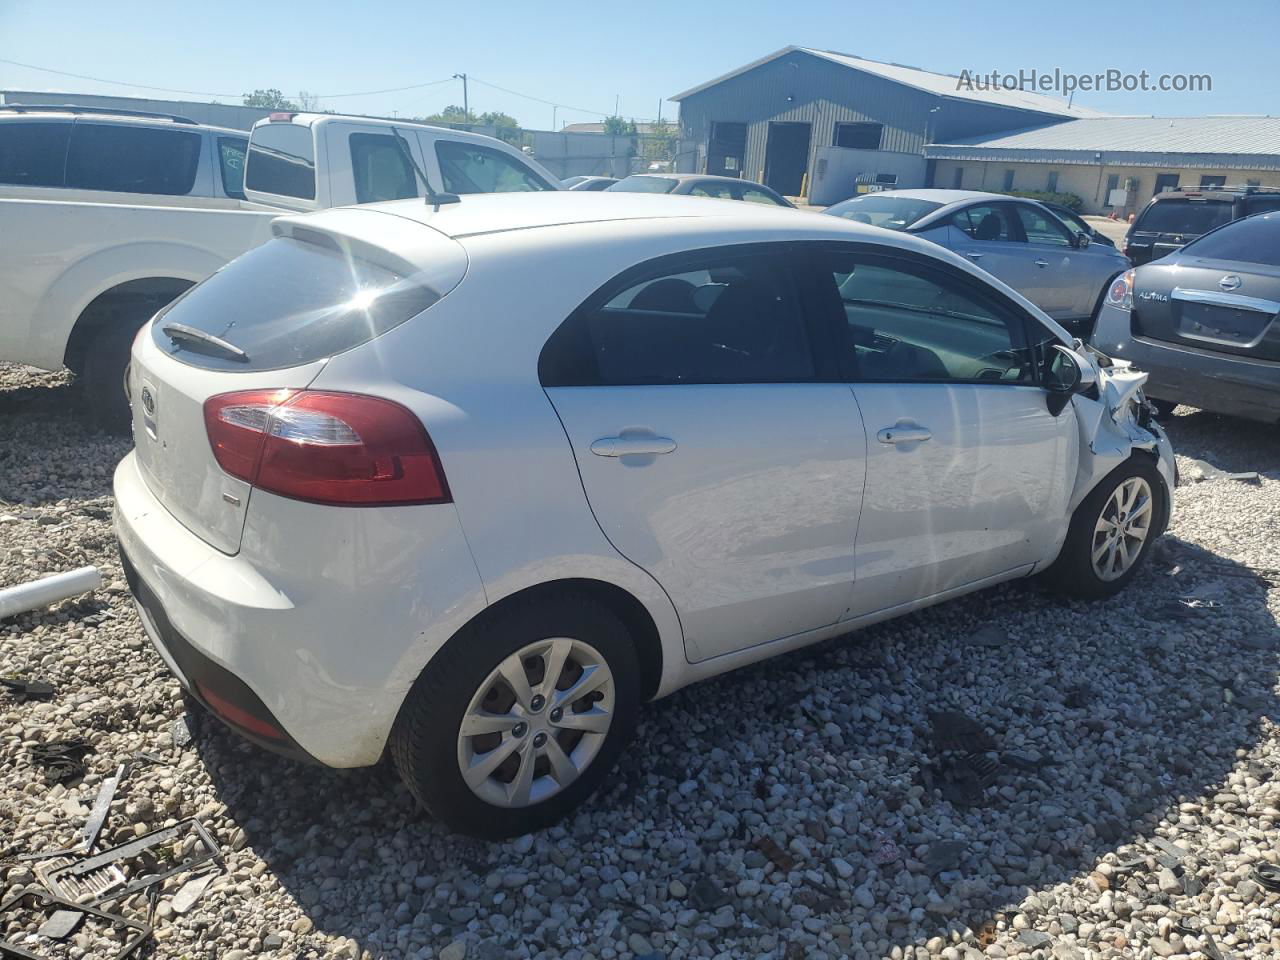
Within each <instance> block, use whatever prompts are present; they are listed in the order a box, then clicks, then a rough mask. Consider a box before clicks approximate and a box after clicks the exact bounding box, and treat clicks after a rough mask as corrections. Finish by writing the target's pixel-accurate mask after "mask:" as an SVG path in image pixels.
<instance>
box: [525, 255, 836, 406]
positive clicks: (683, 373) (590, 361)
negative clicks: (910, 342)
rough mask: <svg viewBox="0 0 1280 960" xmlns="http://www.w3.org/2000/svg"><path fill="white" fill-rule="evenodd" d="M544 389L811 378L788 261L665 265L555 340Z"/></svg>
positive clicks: (589, 309) (606, 295) (603, 301)
mask: <svg viewBox="0 0 1280 960" xmlns="http://www.w3.org/2000/svg"><path fill="white" fill-rule="evenodd" d="M539 374H540V376H541V377H542V382H543V384H544V385H545V386H624V385H638V384H688V383H787V382H797V381H807V380H813V379H814V376H815V373H814V363H813V355H812V352H811V351H810V348H809V340H808V336H807V334H806V330H805V324H804V318H803V316H802V314H801V311H800V309H799V307H798V305H797V302H796V297H795V295H794V294H793V292H792V285H791V282H790V276H789V274H788V272H787V269H786V266H785V258H781V257H776V256H775V257H769V256H760V255H751V254H744V255H731V256H727V257H723V258H711V259H695V258H677V259H676V260H675V261H673V260H672V259H671V258H667V259H666V260H664V261H663V265H662V266H660V267H657V268H655V269H653V270H649V271H643V270H642V271H640V272H639V273H638V274H636V273H635V272H633V273H632V274H631V275H630V276H629V277H627V278H625V279H620V280H619V281H617V282H616V283H615V284H613V285H611V286H610V287H607V288H606V289H605V291H603V292H602V293H601V294H598V295H597V296H596V297H593V298H592V299H591V300H589V301H588V302H587V303H586V304H584V305H583V306H582V307H581V308H579V309H578V310H577V311H575V313H574V315H573V316H572V317H570V319H569V320H568V321H566V322H565V324H563V325H562V326H561V327H560V329H559V330H558V331H557V332H556V334H555V335H553V336H552V338H551V340H549V341H548V343H547V345H546V347H545V348H544V350H543V354H542V359H541V361H540V363H539Z"/></svg>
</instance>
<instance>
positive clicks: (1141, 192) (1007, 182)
mask: <svg viewBox="0 0 1280 960" xmlns="http://www.w3.org/2000/svg"><path fill="white" fill-rule="evenodd" d="M925 155H926V156H927V157H928V158H929V160H930V162H931V163H933V164H934V165H935V170H934V175H933V182H934V184H935V185H936V186H940V187H961V186H962V187H965V188H967V189H970V190H996V191H1001V192H1003V191H1008V190H1048V191H1050V192H1055V193H1074V194H1075V195H1076V196H1078V197H1080V198H1081V199H1082V200H1083V201H1084V212H1086V213H1109V212H1111V211H1113V210H1114V211H1116V212H1117V213H1119V214H1120V215H1121V216H1122V217H1123V216H1127V215H1128V214H1129V213H1132V212H1134V211H1135V210H1141V209H1142V206H1143V205H1144V204H1145V203H1146V202H1147V201H1148V200H1150V199H1151V196H1152V194H1155V193H1158V192H1160V191H1162V190H1170V189H1172V188H1174V187H1179V186H1181V187H1213V186H1221V185H1224V184H1229V185H1232V186H1234V185H1237V184H1238V185H1256V186H1264V187H1269V186H1276V187H1280V117H1242V116H1232V117H1095V118H1091V119H1087V120H1072V121H1069V122H1067V123H1056V124H1052V125H1049V126H1045V125H1040V126H1037V127H1033V128H1031V129H1027V130H1017V131H1014V132H1012V133H1003V134H999V135H996V136H985V137H974V138H970V139H966V140H955V141H944V142H938V143H935V144H933V145H930V146H928V147H926V148H925ZM1117 191H1119V192H1118V193H1117Z"/></svg>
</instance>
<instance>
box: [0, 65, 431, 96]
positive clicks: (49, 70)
mask: <svg viewBox="0 0 1280 960" xmlns="http://www.w3.org/2000/svg"><path fill="white" fill-rule="evenodd" d="M0 63H8V64H11V65H12V66H15V67H24V68H26V69H27V70H39V71H41V72H43V73H56V74H58V75H59V76H62V77H75V78H76V79H77V80H92V81H93V82H94V83H109V84H111V85H112V86H117V87H133V88H134V89H137V90H159V91H160V92H161V93H185V94H187V95H188V96H192V97H229V98H232V99H235V98H237V97H243V96H244V94H243V93H211V92H209V91H208V90H183V89H180V88H178V87H157V86H153V85H152V84H147V83H129V82H128V81H126V80H108V79H106V78H104V77H91V76H89V75H88V74H85V73H71V72H70V71H69V70H54V69H53V68H52V67H37V66H36V65H35V64H33V63H20V62H19V61H17V60H7V59H5V58H4V57H0ZM452 79H453V78H452V77H445V78H444V79H443V80H429V81H427V82H426V83H411V84H409V85H408V86H404V87H387V88H386V89H383V90H361V91H358V92H356V93H313V94H308V96H312V97H315V98H316V99H317V100H337V99H339V98H341V97H373V96H377V95H379V94H383V93H399V92H401V91H402V90H420V89H421V88H423V87H434V86H436V85H437V84H441V83H448V82H449V81H450V80H452Z"/></svg>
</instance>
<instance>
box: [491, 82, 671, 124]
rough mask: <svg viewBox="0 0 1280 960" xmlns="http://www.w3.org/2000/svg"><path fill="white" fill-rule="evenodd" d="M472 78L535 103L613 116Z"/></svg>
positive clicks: (642, 120) (645, 120)
mask: <svg viewBox="0 0 1280 960" xmlns="http://www.w3.org/2000/svg"><path fill="white" fill-rule="evenodd" d="M470 80H471V82H472V83H479V84H483V85H484V86H486V87H492V88H493V89H494V90H501V91H502V92H503V93H509V94H511V95H512V96H513V97H523V98H524V99H525V100H532V101H534V102H535V103H545V104H546V105H547V106H548V107H559V108H560V109H561V110H573V111H576V112H577V113H589V114H591V115H592V116H595V117H610V116H613V114H611V113H606V112H605V111H603V110H588V109H587V108H586V107H575V106H573V105H571V104H568V103H557V102H556V101H554V100H544V99H542V98H541V97H535V96H533V95H531V94H528V93H521V92H520V91H519V90H511V89H509V88H507V87H500V86H498V85H497V84H496V83H490V82H489V81H488V80H481V79H480V78H479V77H470ZM639 119H640V120H641V122H643V123H648V122H649V121H648V120H647V119H645V118H643V117H641V118H639Z"/></svg>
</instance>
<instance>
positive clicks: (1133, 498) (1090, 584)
mask: <svg viewBox="0 0 1280 960" xmlns="http://www.w3.org/2000/svg"><path fill="white" fill-rule="evenodd" d="M1144 518H1145V527H1144V526H1143V519H1144ZM1167 519H1168V494H1167V493H1166V491H1165V487H1164V480H1163V479H1162V478H1161V476H1160V472H1159V471H1158V470H1157V469H1156V467H1155V464H1154V463H1152V462H1151V460H1150V459H1149V458H1147V457H1145V456H1142V455H1141V454H1135V455H1134V456H1132V457H1130V458H1129V459H1128V460H1126V461H1125V462H1124V463H1122V464H1120V466H1118V467H1116V468H1115V469H1114V470H1112V471H1111V472H1110V473H1109V474H1107V475H1106V476H1105V477H1103V478H1102V480H1101V481H1099V483H1098V485H1097V486H1096V487H1094V489H1093V490H1092V491H1091V492H1090V493H1089V495H1088V496H1087V497H1085V498H1084V500H1083V501H1082V502H1081V504H1080V506H1078V507H1076V511H1075V513H1074V514H1072V516H1071V525H1070V527H1069V528H1068V530H1067V538H1066V540H1065V541H1064V542H1063V544H1062V552H1061V553H1059V554H1058V559H1057V560H1055V561H1054V563H1053V566H1051V567H1050V568H1049V569H1048V570H1046V571H1045V580H1046V581H1047V582H1048V584H1049V586H1051V587H1052V588H1053V589H1054V590H1056V591H1057V592H1059V593H1063V594H1067V595H1069V596H1074V597H1080V598H1082V599H1085V600H1101V599H1104V598H1106V597H1110V596H1114V595H1115V594H1117V593H1119V592H1120V591H1121V590H1123V589H1124V588H1125V587H1126V586H1127V585H1128V583H1129V581H1130V580H1132V579H1133V578H1134V577H1136V576H1137V575H1138V571H1139V570H1141V569H1142V565H1143V564H1144V563H1145V562H1146V560H1147V557H1148V555H1149V554H1150V553H1151V549H1152V547H1153V545H1154V544H1155V541H1156V538H1157V537H1158V536H1159V535H1160V534H1161V533H1163V532H1164V525H1165V523H1166V521H1167ZM1143 531H1145V532H1143ZM1140 532H1141V533H1142V536H1141V537H1139V535H1138V534H1139V533H1140Z"/></svg>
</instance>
